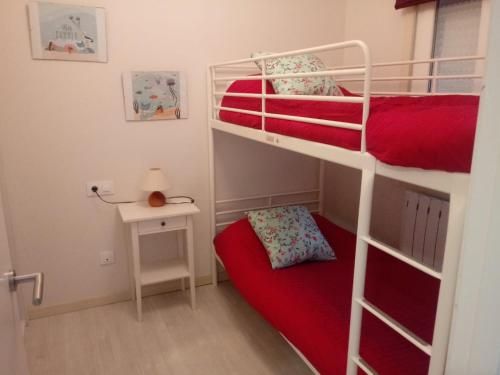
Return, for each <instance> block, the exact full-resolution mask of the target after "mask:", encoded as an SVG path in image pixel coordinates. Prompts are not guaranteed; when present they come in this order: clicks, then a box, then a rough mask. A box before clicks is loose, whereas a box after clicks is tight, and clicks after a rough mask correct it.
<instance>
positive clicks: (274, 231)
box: [248, 206, 336, 269]
mask: <svg viewBox="0 0 500 375" xmlns="http://www.w3.org/2000/svg"><path fill="white" fill-rule="evenodd" d="M248 220H249V221H250V224H251V225H252V227H253V229H254V231H255V233H256V234H257V236H258V237H259V239H260V240H261V242H262V244H263V245H264V247H265V248H266V250H267V255H268V256H269V260H270V261H271V266H272V267H273V269H277V268H284V267H288V266H291V265H294V264H297V263H301V262H304V261H306V260H330V259H336V258H335V253H334V252H333V249H332V248H331V247H330V245H329V244H328V242H326V240H325V238H324V237H323V235H322V234H321V232H320V230H319V228H318V226H317V225H316V222H315V221H314V219H313V217H312V216H311V214H310V213H309V211H308V210H307V208H305V207H302V206H287V207H277V208H270V209H265V210H259V211H250V212H249V213H248Z"/></svg>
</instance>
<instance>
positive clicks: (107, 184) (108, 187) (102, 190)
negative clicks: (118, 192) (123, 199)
mask: <svg viewBox="0 0 500 375" xmlns="http://www.w3.org/2000/svg"><path fill="white" fill-rule="evenodd" d="M92 186H97V192H98V193H99V195H113V194H114V193H115V186H114V183H113V181H111V180H102V181H89V182H87V183H86V184H85V187H86V191H87V197H97V195H95V193H94V192H93V191H92Z"/></svg>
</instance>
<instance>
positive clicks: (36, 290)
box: [5, 270, 43, 306]
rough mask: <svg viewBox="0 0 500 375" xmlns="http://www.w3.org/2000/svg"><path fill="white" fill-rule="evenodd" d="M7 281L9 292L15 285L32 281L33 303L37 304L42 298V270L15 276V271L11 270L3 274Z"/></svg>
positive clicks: (15, 287) (13, 289)
mask: <svg viewBox="0 0 500 375" xmlns="http://www.w3.org/2000/svg"><path fill="white" fill-rule="evenodd" d="M5 276H6V277H7V280H8V281H9V289H10V291H11V292H13V291H15V290H16V289H17V285H18V284H21V283H27V282H31V281H33V282H34V285H33V305H35V306H38V305H40V304H41V303H42V300H43V272H36V273H30V274H28V275H21V276H17V275H16V271H14V270H11V271H9V272H7V273H6V274H5Z"/></svg>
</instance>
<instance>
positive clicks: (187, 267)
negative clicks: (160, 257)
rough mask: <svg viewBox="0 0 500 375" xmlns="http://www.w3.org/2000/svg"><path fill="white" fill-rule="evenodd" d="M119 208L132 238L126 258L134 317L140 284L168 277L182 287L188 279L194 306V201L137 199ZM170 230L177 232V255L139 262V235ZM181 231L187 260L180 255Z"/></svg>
mask: <svg viewBox="0 0 500 375" xmlns="http://www.w3.org/2000/svg"><path fill="white" fill-rule="evenodd" d="M118 210H119V211H120V215H121V218H122V220H123V222H124V223H126V224H129V226H130V233H131V239H132V249H131V252H132V256H131V257H129V260H130V268H131V272H130V274H131V275H130V285H131V288H132V291H134V289H135V299H136V301H137V319H138V320H139V321H141V320H142V300H141V287H142V286H144V285H151V284H156V283H162V282H165V281H170V280H179V279H180V280H181V282H182V289H183V290H184V287H185V285H184V280H185V279H186V278H189V289H190V294H191V307H192V308H193V309H195V307H196V301H195V285H194V280H195V278H194V247H193V215H194V214H197V213H199V212H200V210H199V208H198V207H196V205H194V204H193V203H185V204H166V205H165V206H163V207H150V206H149V205H148V204H147V202H137V203H127V204H121V205H119V206H118ZM170 231H177V241H178V242H177V243H178V248H179V258H178V259H174V260H167V261H161V262H154V263H141V256H140V248H139V236H144V235H148V234H153V233H161V232H170ZM183 234H184V239H185V244H186V246H185V247H186V250H187V259H186V256H184V254H183V253H184V251H183V250H184V246H183V243H184V241H183V236H182V235H183ZM186 260H187V261H186ZM132 271H133V272H132Z"/></svg>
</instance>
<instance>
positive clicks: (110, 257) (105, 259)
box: [100, 251, 115, 266]
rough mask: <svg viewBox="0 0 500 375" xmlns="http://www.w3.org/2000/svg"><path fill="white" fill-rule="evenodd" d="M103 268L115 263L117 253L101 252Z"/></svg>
mask: <svg viewBox="0 0 500 375" xmlns="http://www.w3.org/2000/svg"><path fill="white" fill-rule="evenodd" d="M100 256H101V266H103V265H105V264H112V263H114V262H115V253H114V252H113V251H101V254H100Z"/></svg>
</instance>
